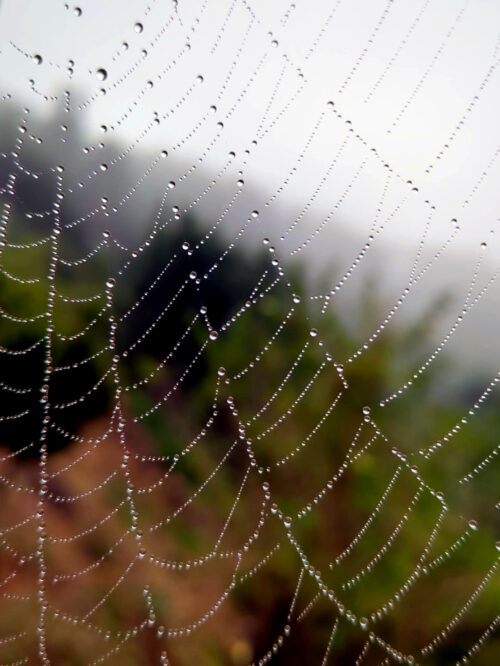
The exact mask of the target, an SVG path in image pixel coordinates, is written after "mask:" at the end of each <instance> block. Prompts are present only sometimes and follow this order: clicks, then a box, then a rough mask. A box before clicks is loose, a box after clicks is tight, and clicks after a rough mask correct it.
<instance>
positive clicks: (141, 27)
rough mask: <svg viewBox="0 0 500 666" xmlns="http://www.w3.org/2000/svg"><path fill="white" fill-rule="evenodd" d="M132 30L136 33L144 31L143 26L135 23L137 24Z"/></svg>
mask: <svg viewBox="0 0 500 666" xmlns="http://www.w3.org/2000/svg"><path fill="white" fill-rule="evenodd" d="M134 30H135V31H136V32H142V31H143V30H144V26H143V25H142V23H139V22H137V23H136V24H135V25H134Z"/></svg>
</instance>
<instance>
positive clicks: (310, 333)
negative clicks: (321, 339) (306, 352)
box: [309, 328, 318, 338]
mask: <svg viewBox="0 0 500 666" xmlns="http://www.w3.org/2000/svg"><path fill="white" fill-rule="evenodd" d="M309 335H310V336H311V338H315V337H316V336H317V335H318V330H317V329H316V328H311V330H310V331H309Z"/></svg>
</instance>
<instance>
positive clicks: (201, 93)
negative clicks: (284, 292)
mask: <svg viewBox="0 0 500 666" xmlns="http://www.w3.org/2000/svg"><path fill="white" fill-rule="evenodd" d="M138 24H140V25H138ZM499 38H500V3H499V2H497V1H496V0H469V1H468V2H467V1H466V2H462V1H461V0H439V1H438V2H436V1H430V0H404V1H403V0H394V2H391V1H387V0H328V1H327V0H324V1H323V0H316V1H311V0H308V1H307V2H306V1H305V0H297V1H296V2H294V3H290V2H287V1H273V2H269V1H268V0H252V1H251V2H246V1H245V2H244V1H243V0H238V1H236V2H234V1H233V0H208V2H204V1H203V0H196V1H192V2H191V1H190V2H187V1H184V0H179V2H178V3H177V4H176V5H175V4H174V3H171V2H163V1H162V2H160V1H157V2H154V1H151V0H150V1H149V2H147V1H143V0H130V1H127V2H124V1H123V0H110V1H107V2H103V1H102V0H85V1H82V2H79V3H78V2H77V3H74V2H70V3H65V2H63V1H62V0H43V2H41V1H40V0H3V1H2V2H1V5H0V49H1V53H0V95H4V94H7V93H11V94H12V97H13V99H14V100H17V101H22V103H23V104H26V105H27V106H29V108H30V109H31V112H32V115H33V116H36V115H37V114H42V115H47V114H49V113H52V112H54V109H55V108H57V107H58V106H59V107H60V105H61V103H62V102H61V92H62V91H63V90H65V89H67V90H69V91H71V92H72V95H73V97H72V107H73V110H74V113H75V114H77V115H78V117H79V120H80V122H82V123H84V124H85V125H86V127H87V128H88V135H89V141H92V140H93V141H94V144H95V145H97V144H98V142H99V141H103V140H105V141H107V140H108V139H109V138H110V137H113V136H116V137H117V138H119V139H120V141H122V142H124V143H128V144H132V143H133V142H135V141H136V140H137V139H138V138H139V137H140V140H139V141H138V142H137V144H136V145H135V144H134V148H133V151H134V153H143V154H145V155H146V154H147V155H149V154H151V155H155V154H156V155H157V154H158V153H159V151H161V150H162V149H163V148H168V150H169V152H170V153H171V154H173V153H175V154H176V155H177V156H178V158H179V159H180V160H182V161H184V162H185V163H189V162H190V160H191V161H192V163H193V164H195V163H197V162H196V161H197V159H198V157H199V156H200V155H201V156H202V157H203V162H202V164H199V163H197V168H198V172H199V171H201V170H202V169H205V170H206V171H207V172H208V173H216V172H217V171H218V170H219V169H220V168H221V167H222V166H223V165H224V164H225V163H226V161H227V155H228V152H229V151H234V152H235V153H236V158H235V160H234V164H233V166H232V167H231V168H230V169H228V170H227V172H225V176H224V179H223V180H224V181H227V182H228V183H234V182H236V179H237V178H239V177H240V174H239V171H242V173H243V176H244V179H245V183H246V185H245V187H248V188H251V191H252V192H259V195H258V198H257V200H256V201H255V202H252V204H251V205H252V206H253V207H255V208H258V209H259V211H260V224H261V227H262V233H263V235H270V236H271V237H272V234H273V233H275V234H277V235H279V234H280V233H282V228H281V227H280V228H279V229H278V228H277V226H276V219H277V217H278V213H277V212H275V209H274V208H273V206H276V207H277V206H279V207H280V210H281V211H283V210H284V209H290V210H293V211H296V214H297V215H299V214H300V213H301V211H302V210H304V208H305V212H304V213H303V215H302V217H301V218H300V220H299V223H298V224H297V225H296V226H295V227H294V228H293V230H292V231H291V232H290V234H289V235H288V236H287V240H286V242H285V243H284V245H283V246H280V247H283V248H286V249H283V252H285V253H286V252H289V251H290V249H293V248H294V247H300V245H301V243H303V242H304V241H305V240H307V239H308V238H309V236H310V235H311V233H312V232H313V231H314V229H315V228H316V227H317V226H318V221H321V220H323V219H324V218H325V217H326V216H328V214H329V213H330V212H331V211H332V209H334V210H335V206H336V205H337V204H338V202H339V200H340V201H341V203H340V204H338V206H339V214H340V216H341V223H342V224H343V225H344V228H350V230H351V231H352V232H353V233H355V234H358V235H359V237H360V238H361V239H363V238H367V237H368V235H369V234H370V233H371V232H373V228H374V226H373V225H374V224H375V228H377V225H380V224H381V223H383V230H381V231H380V233H379V234H378V235H377V238H376V243H377V244H378V247H380V248H384V247H400V248H402V250H401V254H399V255H397V254H395V253H392V254H391V255H390V256H389V257H388V259H390V261H389V263H391V265H392V264H394V266H396V265H397V264H398V261H399V263H400V264H401V265H402V266H403V268H404V269H409V267H410V264H409V262H410V258H409V257H410V256H411V252H415V250H416V249H417V248H418V245H419V242H420V238H421V237H422V234H426V242H425V253H426V254H432V252H434V251H435V249H436V248H438V247H439V246H440V244H442V243H443V242H444V241H445V240H446V239H448V238H449V237H450V236H451V235H452V233H453V231H454V223H452V222H451V219H452V218H456V219H457V220H458V224H459V226H460V230H459V232H458V233H455V235H454V236H453V241H452V242H451V243H450V246H449V248H448V249H447V251H446V253H445V256H444V257H443V260H442V263H441V264H440V266H442V267H443V268H442V270H441V272H439V271H437V272H435V273H434V275H433V278H432V279H433V282H432V284H431V286H430V287H429V288H431V289H434V290H439V288H440V287H442V286H445V285H446V284H448V283H449V282H450V281H452V282H454V283H455V282H457V283H459V284H460V288H461V289H463V290H466V289H467V284H468V282H467V280H468V279H469V278H468V277H467V279H465V278H464V283H463V285H462V283H461V279H462V278H463V275H462V273H464V274H465V273H467V275H468V276H469V275H470V266H473V264H474V263H475V261H476V259H477V256H478V255H479V252H480V249H479V248H480V244H481V243H484V242H487V248H486V250H485V251H484V255H485V258H484V261H483V269H482V270H484V274H482V277H481V279H482V281H483V283H484V281H486V280H487V279H488V277H489V276H490V275H491V274H492V272H493V271H494V270H495V269H496V267H497V266H498V257H500V241H499V240H498V238H499V230H500V222H499V219H500V210H499V204H500V195H499V192H500V188H499V187H498V179H499V175H500V159H498V154H499V152H500V123H499V122H498V117H499V107H500V104H499V101H500V100H499V97H500V60H499V58H500V50H499V46H500V43H499ZM36 56H40V57H36ZM100 70H104V71H105V74H104V75H103V72H102V71H100ZM103 76H104V78H103ZM199 76H201V77H202V80H201V78H200V79H198V78H197V77H199ZM30 80H32V81H33V82H34V83H30ZM148 81H151V82H152V84H153V85H152V87H149V86H148V83H147V82H148ZM276 84H278V85H276ZM100 90H103V91H105V94H101V93H100V92H99V91H100ZM44 95H47V96H48V97H49V98H50V96H52V95H55V96H59V99H58V100H52V99H49V100H48V101H47V100H44V98H43V96H44ZM85 100H90V102H89V103H88V104H87V103H85ZM329 100H331V101H333V102H334V107H333V109H332V108H330V107H328V106H327V102H328V101H329ZM79 105H83V106H82V109H81V111H78V106H79ZM211 105H215V106H216V107H217V108H216V111H215V112H214V113H213V114H212V115H210V114H209V115H208V116H207V110H208V109H209V107H210V106H211ZM129 107H130V108H129ZM171 109H174V112H173V113H172V112H171V111H170V110H171ZM282 109H285V111H284V112H283V113H282V114H280V112H281V110H282ZM164 115H165V116H166V117H165V118H163V116H164ZM155 118H157V119H160V121H161V122H160V123H159V124H158V125H156V126H154V127H153V128H152V129H150V130H148V131H147V133H145V134H144V135H143V134H142V133H143V130H144V128H145V127H146V126H148V125H149V124H151V122H152V121H154V119H155ZM346 121H349V122H346ZM217 122H223V127H222V128H220V127H217ZM317 123H319V125H318V129H317V131H316V133H315V136H314V138H313V139H312V141H311V142H310V144H307V142H308V137H309V136H310V135H311V132H312V131H313V128H314V127H315V126H316V124H317ZM102 125H106V127H108V132H107V134H106V136H105V137H103V135H102V132H101V130H100V127H101V126H102ZM350 130H352V131H351V132H350ZM216 136H217V139H216V140H215V141H214V137H216ZM254 139H257V145H254V144H252V140H254ZM306 145H307V150H306V152H305V155H304V157H303V158H302V157H300V156H301V153H302V151H303V150H304V147H305V146H306ZM209 146H211V147H210V149H209V150H207V147H209ZM371 148H375V149H376V152H373V151H371ZM246 149H249V150H250V154H249V155H247V154H245V152H244V151H245V150H246ZM79 150H80V149H79ZM339 151H340V152H339ZM337 154H338V155H339V156H338V161H337V163H336V165H335V166H334V167H332V168H331V169H330V171H328V168H329V165H330V163H331V162H332V160H333V159H334V158H335V157H336V156H337ZM82 159H89V160H91V159H93V157H92V155H90V156H89V157H83V156H82ZM96 159H98V158H96ZM89 164H90V162H89ZM385 164H388V165H389V166H390V168H391V170H392V171H390V172H389V170H388V168H387V167H385V166H384V165H385ZM291 169H296V171H292V172H291V171H290V170H291ZM358 171H359V173H358ZM289 173H291V176H290V177H289V178H288V180H286V179H287V176H288V174H289ZM388 176H389V179H388ZM284 180H286V183H285V185H284V186H283V182H284ZM407 181H411V185H410V184H408V182H407ZM318 185H321V187H320V188H319V189H317V188H318ZM386 186H387V190H386V192H385V197H384V200H383V203H382V212H381V213H380V214H379V216H378V217H376V210H377V207H378V206H380V200H381V197H382V195H383V192H384V188H385V187H386ZM280 188H281V189H280ZM413 188H416V189H415V191H413ZM346 190H347V194H346V195H345V196H344V195H343V193H344V191H346ZM417 190H418V191H417ZM276 192H279V197H277V198H276V200H274V199H273V196H274V195H275V194H276ZM269 202H271V204H270V205H269V206H267V207H266V205H265V204H266V203H269ZM401 202H403V203H401ZM399 204H401V206H400V207H399V208H398V205H399ZM249 205H250V204H249ZM276 210H278V209H277V208H276ZM394 211H395V212H394ZM430 215H431V216H432V217H431V222H430V224H429V225H427V221H428V220H429V216H430ZM280 219H281V217H280ZM384 220H387V222H384ZM291 222H293V219H292V220H290V223H291ZM335 233H337V232H336V227H335V226H334V224H333V223H331V222H329V223H327V224H326V225H325V227H324V229H323V231H322V232H321V233H320V234H319V235H318V236H317V237H315V240H314V242H312V243H310V245H308V246H307V249H305V250H304V256H305V257H306V258H307V257H308V259H307V260H308V261H310V262H314V260H315V257H319V256H322V257H323V258H325V257H328V255H329V253H330V252H331V251H333V250H332V249H331V248H333V247H334V244H335V240H336V236H335ZM278 249H279V248H278ZM464 256H466V257H467V259H466V260H463V259H462V258H463V257H464ZM462 261H464V266H465V265H467V270H465V269H464V270H463V271H462V270H461V263H462ZM469 264H470V266H469ZM346 265H348V264H346ZM450 267H451V268H450ZM467 271H469V272H467ZM451 273H453V274H452V275H451ZM494 302H495V301H492V302H491V303H490V306H492V304H493V303H494Z"/></svg>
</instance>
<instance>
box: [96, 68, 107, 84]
mask: <svg viewBox="0 0 500 666" xmlns="http://www.w3.org/2000/svg"><path fill="white" fill-rule="evenodd" d="M96 76H97V78H98V79H99V81H106V79H107V78H108V73H107V71H106V70H105V69H103V68H102V67H100V68H99V69H98V70H97V71H96Z"/></svg>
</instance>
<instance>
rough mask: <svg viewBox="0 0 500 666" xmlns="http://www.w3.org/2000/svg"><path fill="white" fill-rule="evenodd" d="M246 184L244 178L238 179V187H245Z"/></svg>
mask: <svg viewBox="0 0 500 666" xmlns="http://www.w3.org/2000/svg"><path fill="white" fill-rule="evenodd" d="M244 184H245V181H244V180H242V179H241V178H240V179H239V180H238V181H236V185H238V187H243V185H244Z"/></svg>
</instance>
